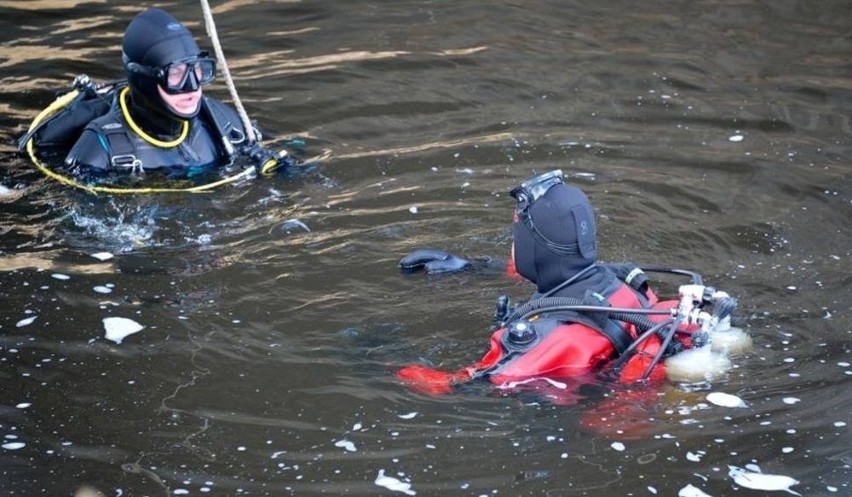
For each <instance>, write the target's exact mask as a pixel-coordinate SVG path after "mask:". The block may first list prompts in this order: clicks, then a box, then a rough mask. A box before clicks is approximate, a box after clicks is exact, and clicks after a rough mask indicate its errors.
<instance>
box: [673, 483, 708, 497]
mask: <svg viewBox="0 0 852 497" xmlns="http://www.w3.org/2000/svg"><path fill="white" fill-rule="evenodd" d="M677 497H710V495H709V494H706V493H704V492H702V491H701V489H699V488H696V487H693V486H692V485H687V486H685V487H683V488H682V489H680V490H679V491H678V493H677Z"/></svg>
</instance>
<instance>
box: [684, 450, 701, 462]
mask: <svg viewBox="0 0 852 497" xmlns="http://www.w3.org/2000/svg"><path fill="white" fill-rule="evenodd" d="M704 454H705V452H704V451H703V450H699V451H698V452H691V451H690V452H687V453H686V460H687V461H692V462H699V461H701V458H702V457H703V456H704Z"/></svg>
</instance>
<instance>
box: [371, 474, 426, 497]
mask: <svg viewBox="0 0 852 497" xmlns="http://www.w3.org/2000/svg"><path fill="white" fill-rule="evenodd" d="M375 483H376V485H378V486H380V487H385V488H387V489H388V490H393V491H394V492H402V493H404V494H405V495H417V492H415V491H414V490H411V483H408V482H404V481H400V480H398V479H396V478H394V477H392V476H385V470H384V469H380V470H379V474H378V475H377V476H376V482H375Z"/></svg>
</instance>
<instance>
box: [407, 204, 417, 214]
mask: <svg viewBox="0 0 852 497" xmlns="http://www.w3.org/2000/svg"><path fill="white" fill-rule="evenodd" d="M408 212H410V213H412V214H417V206H416V205H412V206H411V207H409V208H408Z"/></svg>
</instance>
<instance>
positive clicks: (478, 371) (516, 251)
mask: <svg viewBox="0 0 852 497" xmlns="http://www.w3.org/2000/svg"><path fill="white" fill-rule="evenodd" d="M511 195H512V197H514V198H515V200H516V201H517V206H516V210H515V218H514V225H513V228H514V240H513V246H512V258H511V259H510V261H509V263H508V264H507V266H506V271H507V273H508V274H509V275H515V274H517V275H520V276H522V277H524V278H526V279H527V280H529V281H531V282H532V283H534V284H535V285H536V287H537V292H536V293H535V294H533V296H532V297H531V298H530V301H529V302H527V303H526V304H524V305H521V306H516V307H515V308H514V309H507V310H506V312H505V313H502V314H503V315H502V316H500V319H499V321H500V322H501V324H502V326H501V327H500V328H499V329H498V330H497V331H495V332H494V333H493V334H492V336H491V345H490V349H489V350H488V352H487V353H486V354H485V355H484V356H483V357H482V358H481V359H480V360H479V361H477V362H476V363H474V364H472V365H470V366H468V367H466V368H463V369H461V370H459V371H455V372H449V371H440V370H436V369H432V368H429V367H426V366H421V365H411V366H407V367H404V368H402V369H401V370H400V371H399V372H398V373H397V376H398V377H399V378H400V379H401V380H403V382H405V383H406V384H408V385H410V386H411V387H412V388H414V389H416V390H418V391H421V392H425V393H431V394H442V393H449V392H451V391H452V390H453V389H454V387H455V386H456V385H458V384H461V383H466V382H470V381H474V380H487V381H489V382H491V383H492V384H494V385H496V386H498V387H501V388H509V389H534V390H537V391H539V392H541V393H543V394H545V396H546V397H548V398H550V399H551V400H553V401H554V402H558V403H571V402H573V401H575V400H576V398H577V395H576V389H577V388H578V387H579V386H581V385H582V384H584V383H588V382H589V381H590V380H592V379H593V378H594V377H595V376H597V375H599V374H600V373H601V372H612V373H613V376H614V377H616V378H617V379H618V381H619V382H620V383H622V384H625V385H629V384H633V383H636V382H637V381H640V380H643V381H642V383H643V384H647V383H656V382H660V381H662V380H663V379H664V378H665V366H664V365H663V363H662V361H661V359H662V358H664V357H666V356H668V355H671V354H673V353H676V352H678V351H680V350H683V349H684V348H689V347H691V346H692V334H693V333H694V332H695V331H696V329H697V327H696V326H694V325H688V324H683V323H684V322H685V321H682V320H679V319H675V318H674V317H673V316H674V314H675V313H674V312H672V309H676V308H677V307H678V304H679V302H678V301H665V302H660V301H659V300H658V298H657V296H656V295H655V294H654V292H653V291H652V290H651V289H650V288H649V286H648V278H647V276H646V275H645V273H644V272H643V271H642V270H641V269H640V268H638V267H637V266H635V265H632V264H602V263H599V262H598V261H597V236H596V234H597V233H596V224H595V217H594V211H593V208H592V205H591V203H590V202H589V199H588V197H587V196H586V195H585V194H584V193H583V192H582V191H581V190H580V189H579V188H576V187H574V186H572V185H567V184H565V183H564V182H563V180H562V175H561V171H553V172H551V173H547V174H544V175H541V176H537V177H535V178H532V179H530V180H528V181H526V182H524V183H522V184H521V185H520V186H519V187H517V188H515V189H513V190H512V192H511ZM474 265H475V264H474V263H472V262H470V261H467V260H465V259H462V258H459V257H457V256H454V255H452V254H449V253H447V252H444V251H441V250H431V249H424V250H418V251H415V252H413V253H412V254H410V255H408V256H406V257H405V258H403V259H402V260H401V261H400V267H401V268H402V269H403V270H405V271H414V270H417V269H421V268H424V269H426V271H427V272H429V273H442V272H452V271H458V270H463V269H467V268H470V267H472V266H474ZM684 273H686V274H691V273H688V272H684ZM695 276H696V277H697V278H699V280H700V276H697V275H695ZM698 283H700V281H698ZM646 312H647V313H648V314H646ZM498 314H499V312H498ZM631 395H632V396H634V397H635V395H637V394H635V393H633V394H631ZM650 395H651V396H652V397H653V396H655V393H651V394H650ZM639 396H640V397H642V398H644V397H646V396H647V395H646V394H639ZM637 400H639V399H637V398H633V399H632V400H631V402H635V401H637ZM603 408H604V411H607V410H608V409H617V408H618V406H613V407H611V408H609V407H606V406H603Z"/></svg>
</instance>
